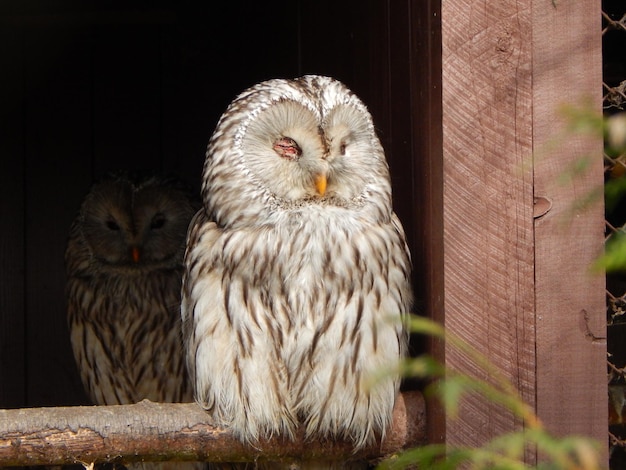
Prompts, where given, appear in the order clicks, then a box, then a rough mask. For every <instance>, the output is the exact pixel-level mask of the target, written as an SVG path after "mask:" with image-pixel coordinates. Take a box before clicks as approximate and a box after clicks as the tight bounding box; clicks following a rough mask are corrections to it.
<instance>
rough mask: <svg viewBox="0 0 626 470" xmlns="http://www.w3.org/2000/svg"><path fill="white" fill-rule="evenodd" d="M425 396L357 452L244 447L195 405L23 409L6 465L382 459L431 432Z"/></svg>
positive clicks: (314, 446) (16, 417)
mask: <svg viewBox="0 0 626 470" xmlns="http://www.w3.org/2000/svg"><path fill="white" fill-rule="evenodd" d="M424 416H425V410H424V399H423V397H422V395H421V393H419V392H407V393H403V394H401V395H400V396H399V398H398V400H397V402H396V406H395V409H394V417H393V424H392V427H391V429H390V431H389V432H388V434H387V436H386V438H385V439H384V441H383V442H382V443H380V444H376V445H373V446H370V447H367V448H365V449H362V450H361V451H359V452H353V450H352V448H351V446H350V445H349V444H348V443H346V442H338V441H319V442H317V441H316V442H308V441H305V440H304V439H303V438H302V436H301V435H300V436H299V437H298V439H297V440H296V441H294V442H291V441H286V440H283V439H280V438H276V439H273V440H269V441H261V442H259V443H258V444H256V445H255V446H251V445H244V444H242V443H241V442H240V441H238V440H237V439H236V438H235V437H234V436H233V435H232V434H231V433H230V432H229V431H228V430H226V429H220V428H217V427H215V426H211V425H210V424H208V421H209V418H208V414H207V413H206V412H205V411H204V410H202V409H201V408H200V407H198V405H196V404H195V403H176V404H172V403H153V402H150V401H148V400H144V401H142V402H140V403H137V404H134V405H118V406H76V407H57V408H22V409H15V410H0V466H25V465H42V464H52V465H60V464H75V463H83V464H84V465H86V466H88V465H89V464H91V463H94V462H131V461H140V460H144V461H164V460H185V461H211V462H246V461H263V460H271V461H276V460H282V459H288V458H300V459H303V460H318V459H320V458H322V457H323V459H324V460H352V459H356V458H367V459H370V460H379V459H381V458H384V457H385V456H389V455H392V454H394V453H397V452H399V451H401V450H402V449H407V448H411V447H415V446H417V445H419V444H420V443H421V442H422V441H423V439H424V436H425V420H424Z"/></svg>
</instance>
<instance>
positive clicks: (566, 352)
mask: <svg viewBox="0 0 626 470" xmlns="http://www.w3.org/2000/svg"><path fill="white" fill-rule="evenodd" d="M532 20H533V37H532V53H533V77H532V79H533V151H534V155H535V158H534V175H533V176H534V183H535V195H536V196H537V197H546V198H548V199H549V200H550V201H551V203H552V208H551V210H550V211H549V212H548V213H546V214H545V215H544V216H543V217H540V218H538V219H537V220H536V223H535V279H536V309H537V327H536V329H537V365H536V368H537V391H536V392H537V411H538V414H539V416H540V418H542V419H543V421H544V422H545V423H546V425H547V426H548V428H549V429H551V430H553V431H554V432H555V433H558V434H560V435H563V434H572V433H575V434H583V435H587V436H591V437H594V438H596V439H598V440H599V441H600V442H601V443H602V444H604V443H605V442H606V439H607V385H606V380H607V378H606V334H605V330H606V320H605V315H606V307H605V298H604V276H603V275H602V274H601V273H598V272H596V273H593V272H592V271H591V269H590V268H591V265H592V263H593V261H594V259H595V258H596V257H597V256H598V255H599V254H600V253H601V252H602V247H603V240H604V238H603V232H604V214H603V210H602V209H603V208H602V200H601V196H600V195H601V194H602V192H601V187H602V186H601V185H602V171H603V169H602V141H601V139H600V138H599V137H597V136H590V135H587V134H584V133H567V132H564V129H565V126H566V122H565V118H564V116H563V114H562V107H563V106H564V105H570V106H580V107H587V109H588V110H589V111H588V112H590V113H591V112H593V113H596V114H599V113H600V112H601V98H602V97H601V93H602V86H601V84H602V51H601V24H600V3H599V2H595V1H592V0H587V1H581V2H561V1H557V2H556V3H555V4H554V5H553V4H552V3H551V2H550V1H549V0H545V1H541V2H533V14H532ZM584 159H588V163H589V166H588V167H587V169H586V171H584V172H582V173H581V174H579V175H574V174H572V172H571V169H572V168H573V167H574V166H575V165H576V164H577V163H579V162H581V161H583V160H584ZM598 190H600V192H599V194H598V196H599V197H598V198H596V199H595V200H594V201H593V203H592V204H591V205H590V206H588V207H586V208H580V207H577V204H579V203H581V202H582V201H584V200H585V199H586V198H587V197H588V196H589V195H590V193H591V192H592V191H598Z"/></svg>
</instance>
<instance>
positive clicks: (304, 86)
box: [202, 75, 391, 225]
mask: <svg viewBox="0 0 626 470" xmlns="http://www.w3.org/2000/svg"><path fill="white" fill-rule="evenodd" d="M202 193H203V199H204V203H205V205H206V207H207V209H208V211H209V212H210V213H211V216H212V217H213V218H214V219H215V220H216V221H217V222H218V223H219V224H220V225H228V224H238V223H246V220H247V215H248V214H249V215H250V217H251V219H250V220H255V221H256V220H259V218H258V215H259V211H262V210H264V209H265V210H269V211H273V212H275V211H276V210H280V209H287V210H289V209H290V208H293V207H302V206H303V205H311V204H313V205H326V206H331V205H332V206H337V207H348V206H349V207H350V208H351V209H354V208H356V207H362V208H363V210H367V208H368V207H369V205H372V204H374V205H376V206H377V207H375V208H374V209H376V213H379V214H383V215H384V216H388V214H390V213H391V187H390V183H389V170H388V166H387V162H386V160H385V155H384V152H383V149H382V146H381V144H380V141H379V140H378V137H377V136H376V132H375V129H374V124H373V122H372V117H371V115H370V113H369V112H368V110H367V108H366V106H365V105H364V104H363V102H362V101H361V100H360V99H359V98H358V97H357V96H356V95H355V94H354V93H352V92H351V91H350V90H349V89H348V88H347V87H346V86H345V85H343V84H342V83H341V82H339V81H337V80H335V79H333V78H330V77H323V76H315V75H308V76H304V77H301V78H297V79H294V80H285V79H275V80H269V81H265V82H262V83H259V84H257V85H255V86H253V87H251V88H249V89H248V90H246V91H244V92H243V93H241V94H240V95H239V96H238V97H237V98H236V99H235V100H234V101H233V102H232V103H231V104H230V106H229V107H228V109H227V110H226V112H225V113H224V114H223V115H222V117H221V119H220V121H219V123H218V125H217V128H216V130H215V132H214V134H213V136H212V138H211V141H210V142H209V147H208V150H207V158H206V161H205V167H204V184H203V190H202ZM369 203H371V204H369Z"/></svg>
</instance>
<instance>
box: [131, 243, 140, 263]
mask: <svg viewBox="0 0 626 470" xmlns="http://www.w3.org/2000/svg"><path fill="white" fill-rule="evenodd" d="M130 256H131V257H132V258H133V261H134V262H135V263H139V248H137V247H136V246H133V247H132V248H131V250H130Z"/></svg>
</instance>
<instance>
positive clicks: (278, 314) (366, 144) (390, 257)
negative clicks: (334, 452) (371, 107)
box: [181, 76, 412, 449]
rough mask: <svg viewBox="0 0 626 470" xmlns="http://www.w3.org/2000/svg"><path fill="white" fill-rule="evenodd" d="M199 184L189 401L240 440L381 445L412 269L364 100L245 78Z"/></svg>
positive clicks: (324, 85)
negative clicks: (300, 438) (299, 438)
mask: <svg viewBox="0 0 626 470" xmlns="http://www.w3.org/2000/svg"><path fill="white" fill-rule="evenodd" d="M203 176H204V178H203V188H202V197H203V208H202V209H201V210H200V211H199V212H198V213H197V214H196V216H195V218H194V220H193V221H192V223H191V225H190V229H189V233H188V237H187V250H186V255H185V272H184V277H183V289H182V312H181V313H182V318H183V336H184V342H185V348H186V354H187V363H188V368H189V371H190V375H191V379H192V384H193V387H194V391H195V397H196V400H197V401H198V402H199V403H200V405H201V406H203V407H204V408H206V409H207V410H208V412H209V413H210V414H211V416H212V417H213V419H214V420H215V422H216V424H218V425H221V426H224V427H228V428H230V429H231V430H232V432H233V433H234V434H235V435H236V436H238V437H239V438H240V439H241V440H242V441H244V442H248V443H255V442H256V441H257V440H258V439H259V438H269V437H272V436H284V437H287V438H293V437H294V436H295V434H296V430H297V429H299V428H302V429H304V432H305V436H306V438H308V439H342V440H348V441H350V442H352V443H353V445H354V446H355V448H356V449H358V448H361V447H363V446H365V445H367V444H371V443H373V442H374V441H375V440H376V439H377V438H383V437H384V435H385V431H386V429H387V428H388V426H389V424H390V421H391V416H392V410H393V407H394V402H395V399H396V395H397V392H398V384H399V378H398V377H395V376H393V377H390V376H384V374H381V372H383V371H389V370H390V369H392V368H394V367H395V366H396V365H397V363H398V361H399V359H400V358H402V357H403V355H404V354H405V350H406V345H407V339H408V335H407V332H406V330H405V327H404V324H403V321H402V319H403V315H404V314H406V313H408V312H409V311H410V309H411V305H412V293H411V286H410V271H411V262H410V255H409V251H408V249H407V245H406V242H405V236H404V232H403V229H402V226H401V224H400V221H399V220H398V218H397V217H396V215H395V214H394V212H393V211H392V204H391V185H390V178H389V171H388V166H387V162H386V160H385V155H384V152H383V149H382V146H381V144H380V142H379V140H378V138H377V136H376V132H375V130H374V125H373V122H372V118H371V116H370V114H369V112H368V110H367V108H366V107H365V105H364V104H363V103H362V101H361V100H360V99H359V98H358V97H357V96H356V95H355V94H353V93H352V92H351V91H350V90H348V89H347V88H346V87H345V86H344V85H343V84H342V83H341V82H339V81H337V80H335V79H333V78H329V77H323V76H304V77H301V78H297V79H294V80H283V79H275V80H269V81H265V82H262V83H259V84H257V85H255V86H253V87H251V88H249V89H248V90H246V91H244V92H243V93H241V94H240V95H239V96H238V97H237V98H236V99H235V100H234V101H233V102H232V103H231V104H230V106H229V107H228V109H227V110H226V112H225V113H224V114H223V116H222V117H221V119H220V121H219V123H218V125H217V128H216V130H215V132H214V134H213V136H212V138H211V140H210V143H209V146H208V150H207V156H206V161H205V165H204V174H203ZM381 375H383V377H384V378H383V379H380V380H376V379H375V378H376V377H380V376H381Z"/></svg>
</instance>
